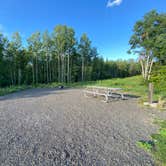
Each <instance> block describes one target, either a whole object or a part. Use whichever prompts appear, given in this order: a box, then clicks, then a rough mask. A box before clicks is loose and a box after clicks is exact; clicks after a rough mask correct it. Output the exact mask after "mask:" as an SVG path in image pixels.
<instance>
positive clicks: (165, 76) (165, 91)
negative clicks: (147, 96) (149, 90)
mask: <svg viewBox="0 0 166 166" xmlns="http://www.w3.org/2000/svg"><path fill="white" fill-rule="evenodd" d="M151 82H153V83H154V86H155V91H156V92H158V93H162V96H163V97H166V66H160V67H157V68H155V69H154V70H153V72H152V76H151Z"/></svg>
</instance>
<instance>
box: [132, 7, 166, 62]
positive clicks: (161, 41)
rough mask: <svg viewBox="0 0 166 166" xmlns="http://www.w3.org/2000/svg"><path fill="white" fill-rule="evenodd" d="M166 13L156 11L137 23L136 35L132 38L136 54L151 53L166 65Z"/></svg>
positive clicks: (133, 49) (135, 27)
mask: <svg viewBox="0 0 166 166" xmlns="http://www.w3.org/2000/svg"><path fill="white" fill-rule="evenodd" d="M165 27H166V13H161V14H160V13H158V12H157V11H155V10H152V11H150V12H149V13H147V14H145V16H144V17H143V19H142V20H139V21H137V22H136V24H135V26H134V30H133V31H134V33H133V35H132V36H131V38H130V41H129V43H130V45H131V49H130V51H129V52H131V51H134V52H135V53H138V52H140V50H142V49H143V50H145V52H148V51H151V53H152V56H153V57H155V58H157V60H158V61H159V62H160V63H162V64H164V63H166V31H165Z"/></svg>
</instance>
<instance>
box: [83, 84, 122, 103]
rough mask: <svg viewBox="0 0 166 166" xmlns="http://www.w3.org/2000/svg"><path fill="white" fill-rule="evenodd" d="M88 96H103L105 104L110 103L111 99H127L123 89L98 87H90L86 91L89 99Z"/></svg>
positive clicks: (85, 93)
mask: <svg viewBox="0 0 166 166" xmlns="http://www.w3.org/2000/svg"><path fill="white" fill-rule="evenodd" d="M88 94H90V95H92V96H93V97H97V96H103V97H104V98H105V100H104V101H105V102H108V101H109V98H121V99H122V100H124V99H125V97H124V94H123V93H122V88H107V87H97V86H88V87H86V88H85V90H84V95H85V96H86V97H87V96H88Z"/></svg>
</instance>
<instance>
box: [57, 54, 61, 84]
mask: <svg viewBox="0 0 166 166" xmlns="http://www.w3.org/2000/svg"><path fill="white" fill-rule="evenodd" d="M58 82H61V66H60V55H58Z"/></svg>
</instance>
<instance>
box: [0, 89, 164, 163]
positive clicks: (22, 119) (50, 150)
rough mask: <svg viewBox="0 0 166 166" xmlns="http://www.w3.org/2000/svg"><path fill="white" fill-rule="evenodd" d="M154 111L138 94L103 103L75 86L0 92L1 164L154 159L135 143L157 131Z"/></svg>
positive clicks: (143, 160)
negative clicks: (11, 92) (125, 98)
mask: <svg viewBox="0 0 166 166" xmlns="http://www.w3.org/2000/svg"><path fill="white" fill-rule="evenodd" d="M153 112H154V111H151V110H146V111H144V109H143V108H141V107H140V106H139V105H138V104H137V99H129V100H124V101H112V102H110V103H108V104H106V103H103V102H101V101H100V100H99V99H95V98H85V97H84V96H83V93H82V90H80V89H66V90H56V89H30V90H25V91H22V92H18V93H14V94H10V95H7V96H4V97H0V165H4V166H8V165H9V166H10V165H21V166H23V165H25V166H26V165H27V166H31V165H43V166H45V165H58V166H59V165H60V166H61V165H66V166H67V165H83V166H92V165H98V166H108V165H110V166H123V165H125V166H127V165H131V166H144V165H145V166H147V165H154V161H153V159H152V157H151V156H150V155H148V154H147V153H145V152H144V151H143V150H141V149H139V148H138V147H137V146H136V142H137V141H139V140H149V139H150V138H149V135H150V134H151V133H153V132H155V131H156V129H157V128H156V126H155V125H154V124H153V123H152V120H153V118H154V117H156V116H157V115H156V114H154V113H153ZM160 116H163V115H160ZM164 116H165V114H164Z"/></svg>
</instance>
